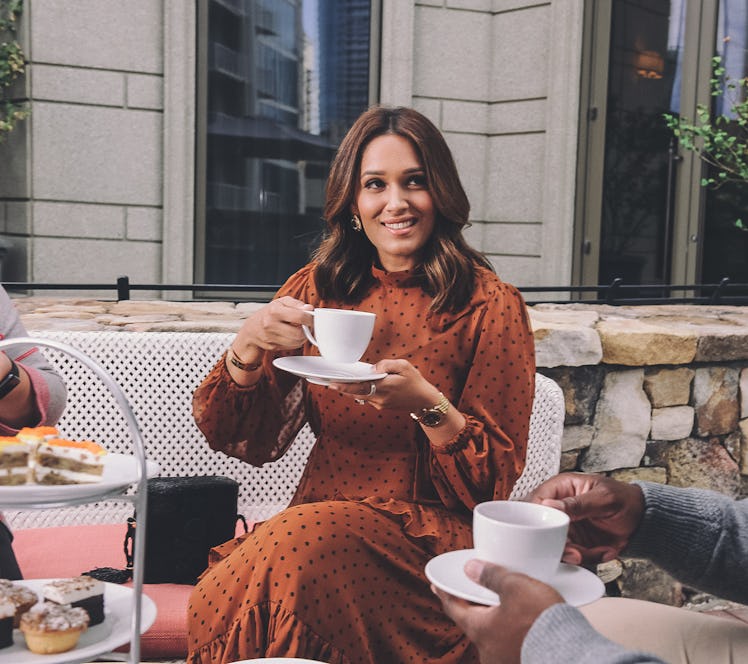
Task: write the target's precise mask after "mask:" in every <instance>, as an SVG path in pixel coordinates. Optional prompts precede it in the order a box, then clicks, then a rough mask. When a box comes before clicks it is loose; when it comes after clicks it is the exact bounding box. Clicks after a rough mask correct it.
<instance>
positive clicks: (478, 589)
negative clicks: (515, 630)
mask: <svg viewBox="0 0 748 664" xmlns="http://www.w3.org/2000/svg"><path fill="white" fill-rule="evenodd" d="M475 557H476V556H475V549H462V550H460V551H448V552H447V553H443V554H441V555H440V556H436V558H432V559H431V560H429V562H428V563H426V578H427V579H428V580H429V581H431V583H433V584H434V585H435V586H436V587H437V588H439V589H440V590H443V591H445V592H448V593H449V594H450V595H454V596H455V597H461V598H462V599H466V600H468V601H469V602H475V603H476V604H486V605H488V606H496V605H497V604H499V596H498V595H497V594H496V593H495V592H493V591H491V590H489V589H488V588H484V587H483V586H481V585H479V584H477V583H475V582H474V581H471V580H470V579H468V577H467V576H466V575H465V572H464V571H463V567H464V565H465V563H466V562H467V561H468V560H471V559H473V558H475ZM549 585H551V586H553V587H554V588H555V589H556V590H557V591H558V592H559V594H560V595H561V596H562V597H563V598H564V599H565V600H566V602H567V603H569V604H571V605H572V606H582V605H583V604H589V603H590V602H594V601H595V600H596V599H599V598H600V597H602V596H603V594H604V593H605V585H604V584H603V582H602V581H601V580H600V579H599V578H598V576H597V575H596V574H593V573H592V572H590V571H589V570H586V569H585V568H584V567H578V566H576V565H566V564H565V563H559V566H558V572H557V573H556V576H555V577H554V579H553V580H552V581H551V582H550V583H549Z"/></svg>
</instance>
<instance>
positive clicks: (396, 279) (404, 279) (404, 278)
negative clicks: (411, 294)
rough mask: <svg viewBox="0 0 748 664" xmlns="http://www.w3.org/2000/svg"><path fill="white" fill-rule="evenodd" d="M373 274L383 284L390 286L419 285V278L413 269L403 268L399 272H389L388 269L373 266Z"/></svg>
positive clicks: (405, 286)
mask: <svg viewBox="0 0 748 664" xmlns="http://www.w3.org/2000/svg"><path fill="white" fill-rule="evenodd" d="M371 274H372V276H373V277H374V279H376V280H377V281H380V282H381V283H382V285H384V286H389V287H390V288H408V287H412V286H417V285H418V278H417V277H416V274H415V272H413V270H401V271H399V272H387V270H384V269H382V268H381V267H377V266H376V265H372V266H371Z"/></svg>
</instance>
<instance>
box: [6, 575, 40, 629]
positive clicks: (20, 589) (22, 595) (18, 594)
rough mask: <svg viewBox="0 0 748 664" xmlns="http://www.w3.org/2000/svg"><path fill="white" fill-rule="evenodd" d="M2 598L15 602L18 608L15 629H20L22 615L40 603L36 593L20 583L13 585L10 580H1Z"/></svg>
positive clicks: (14, 622) (14, 623) (14, 621)
mask: <svg viewBox="0 0 748 664" xmlns="http://www.w3.org/2000/svg"><path fill="white" fill-rule="evenodd" d="M0 597H3V598H5V599H7V600H10V601H11V602H13V605H14V606H15V607H16V611H15V616H14V618H13V627H18V623H19V621H20V620H21V615H22V614H24V613H25V612H26V611H28V610H29V609H30V608H31V607H32V606H34V604H36V603H37V602H38V601H39V598H38V597H37V596H36V593H35V592H34V591H33V590H31V588H27V587H26V586H24V585H21V584H20V583H13V581H9V580H8V579H0Z"/></svg>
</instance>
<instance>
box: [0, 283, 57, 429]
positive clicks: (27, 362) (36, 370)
mask: <svg viewBox="0 0 748 664" xmlns="http://www.w3.org/2000/svg"><path fill="white" fill-rule="evenodd" d="M25 336H27V332H26V329H25V328H24V326H23V324H22V323H21V320H20V318H19V316H18V312H17V311H16V308H15V307H14V306H13V302H12V300H11V299H10V298H9V297H8V294H7V293H6V292H5V290H4V289H2V288H0V338H3V339H13V338H17V337H25ZM11 360H12V361H13V362H15V364H16V366H17V368H18V375H19V378H20V382H19V384H18V385H17V386H16V387H15V388H14V389H13V390H11V391H10V392H9V393H8V394H7V395H6V396H5V397H3V398H2V399H0V435H5V436H9V435H14V434H15V433H17V432H18V430H19V429H21V428H22V427H26V426H41V425H53V424H56V423H57V421H58V420H59V419H60V416H61V415H62V413H63V411H64V409H65V404H66V400H67V389H66V387H65V383H64V381H63V380H62V377H61V376H60V375H59V374H58V373H57V372H56V371H55V370H54V369H53V367H52V366H51V365H50V364H49V362H48V361H47V359H46V358H45V357H44V355H43V354H42V353H41V351H40V350H39V348H38V347H36V346H29V345H19V346H11V347H9V348H8V349H7V352H4V353H0V378H4V377H5V376H6V375H7V374H8V372H9V371H10V369H11V366H12V365H11Z"/></svg>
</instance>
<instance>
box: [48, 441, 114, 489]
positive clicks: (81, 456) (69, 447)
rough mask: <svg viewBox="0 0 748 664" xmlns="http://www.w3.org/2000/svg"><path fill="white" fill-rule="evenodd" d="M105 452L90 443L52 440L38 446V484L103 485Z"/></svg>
mask: <svg viewBox="0 0 748 664" xmlns="http://www.w3.org/2000/svg"><path fill="white" fill-rule="evenodd" d="M105 455H106V450H105V449H104V448H103V447H102V446H101V445H99V444H98V443H94V442H93V441H90V440H65V439H63V438H52V439H51V440H45V441H43V442H41V443H39V446H38V447H37V449H36V455H35V461H34V481H35V482H36V483H37V484H88V483H93V482H100V481H101V478H102V474H103V472H104V462H103V459H104V456H105Z"/></svg>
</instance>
